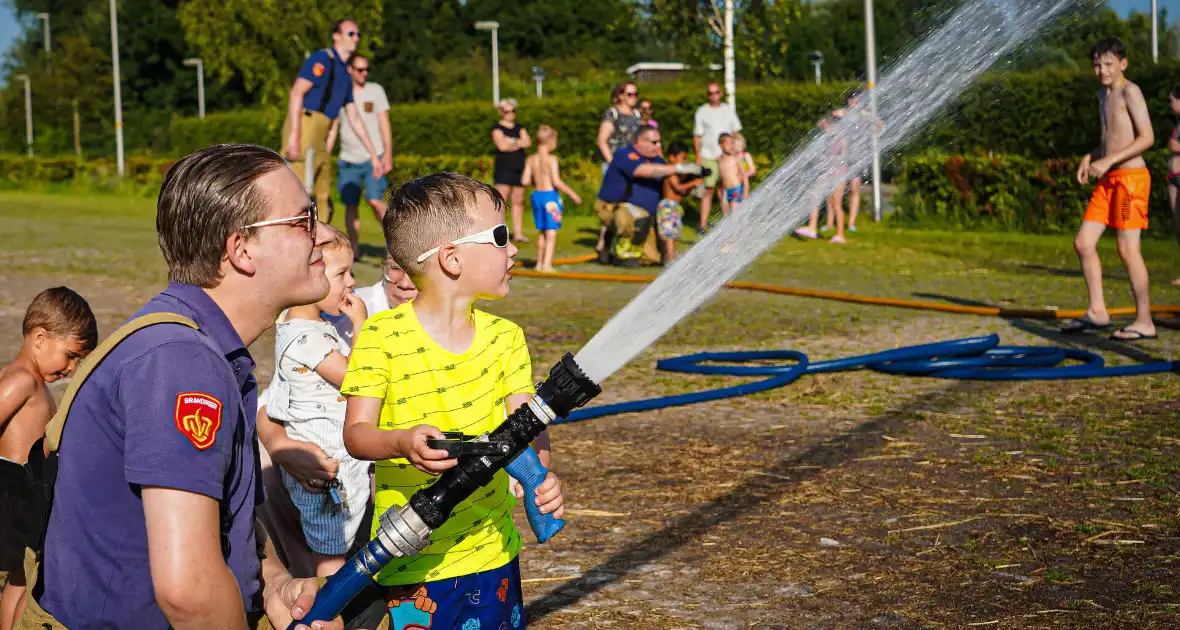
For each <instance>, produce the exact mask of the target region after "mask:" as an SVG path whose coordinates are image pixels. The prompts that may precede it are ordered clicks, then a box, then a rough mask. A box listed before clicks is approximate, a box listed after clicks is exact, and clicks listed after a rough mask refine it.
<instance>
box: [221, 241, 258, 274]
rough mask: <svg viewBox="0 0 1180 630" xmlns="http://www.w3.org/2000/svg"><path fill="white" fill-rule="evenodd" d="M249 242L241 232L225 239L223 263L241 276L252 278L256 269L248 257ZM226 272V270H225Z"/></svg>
mask: <svg viewBox="0 0 1180 630" xmlns="http://www.w3.org/2000/svg"><path fill="white" fill-rule="evenodd" d="M249 245H250V241H249V239H247V238H246V235H244V234H242V233H241V232H233V233H231V234H230V235H229V238H227V239H225V261H226V262H228V263H229V265H230V267H232V268H233V269H235V270H237V271H238V273H241V274H243V275H247V276H252V275H254V273H255V271H256V269H255V266H254V258H253V257H252V256H251V255H250V248H249ZM227 271H228V270H227Z"/></svg>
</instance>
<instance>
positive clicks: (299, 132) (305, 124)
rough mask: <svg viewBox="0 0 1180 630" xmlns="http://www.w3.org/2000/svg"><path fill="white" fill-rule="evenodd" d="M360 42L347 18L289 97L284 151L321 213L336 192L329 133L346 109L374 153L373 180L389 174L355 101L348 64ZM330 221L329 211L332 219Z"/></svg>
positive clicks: (305, 64) (367, 148) (350, 121)
mask: <svg viewBox="0 0 1180 630" xmlns="http://www.w3.org/2000/svg"><path fill="white" fill-rule="evenodd" d="M360 39H361V33H360V30H359V29H358V28H357V25H356V22H354V21H352V20H348V19H344V20H340V21H338V22H336V26H335V28H334V29H333V31H332V47H331V48H325V49H323V50H317V51H315V52H314V53H312V54H311V55H310V56H309V57H308V58H307V59H306V60H305V61H304V62H303V68H302V69H301V70H300V71H299V78H297V79H295V84H294V85H292V86H291V92H290V93H289V94H288V96H287V119H286V122H284V123H283V150H284V151H285V153H286V156H287V159H288V160H290V161H291V168H292V169H294V171H295V174H296V175H298V176H299V179H300V181H302V182H303V185H304V186H305V187H308V188H309V189H310V190H313V192H314V196H315V201H316V204H317V205H319V207H320V208H321V209H324V208H328V199H329V196H330V195H331V194H332V183H331V181H329V180H330V177H331V161H330V160H329V159H328V131H329V129H331V127H332V121H333V120H335V119H336V117H337V116H339V115H340V110H341V109H343V110H344V115H345V116H346V117H347V118H348V124H349V126H350V127H352V130H353V131H354V132H356V135H357V136H358V138H359V139H360V141H361V143H362V144H363V145H364V148H365V151H366V152H368V154H369V161H370V163H371V164H372V165H373V167H372V176H373V178H374V179H376V178H378V177H381V176H382V175H384V174H385V173H386V171H387V169H386V168H385V166H384V163H383V162H382V161H381V158H380V156H378V155H377V151H376V149H375V147H374V146H373V143H372V141H370V140H369V134H368V133H366V131H365V126H364V122H363V121H362V120H361V117H360V114H359V113H358V112H357V109H356V104H355V103H354V102H353V96H352V77H351V76H350V75H349V74H348V60H349V58H351V57H352V54H353V53H354V52H355V51H356V47H357V44H358V43H359V42H360ZM309 149H310V150H312V151H313V152H314V155H313V156H312V158H313V162H312V168H311V178H312V181H311V182H309V181H307V170H308V169H307V163H306V159H307V152H308V150H309ZM331 220H332V217H331V213H330V212H329V215H328V221H329V222H331Z"/></svg>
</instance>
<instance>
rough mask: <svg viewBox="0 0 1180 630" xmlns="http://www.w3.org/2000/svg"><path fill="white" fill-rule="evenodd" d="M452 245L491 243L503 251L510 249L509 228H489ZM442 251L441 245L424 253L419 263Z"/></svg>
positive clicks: (501, 226) (499, 226)
mask: <svg viewBox="0 0 1180 630" xmlns="http://www.w3.org/2000/svg"><path fill="white" fill-rule="evenodd" d="M450 243H451V244H452V245H461V244H463V243H491V244H492V245H495V246H496V247H498V248H501V249H503V248H505V247H508V226H507V225H504V224H503V223H501V224H500V225H497V226H495V227H491V228H488V229H486V230H484V231H482V232H476V233H475V234H472V235H470V236H464V237H462V238H457V239H455V240H453V241H450ZM440 249H442V245H439V246H438V247H435V248H434V249H432V250H430V251H428V252H425V253H423V254H422V255H421V256H419V257H418V262H422V261H424V260H426V259H427V258H430V257H431V256H433V255H435V254H437V253H438V250H440Z"/></svg>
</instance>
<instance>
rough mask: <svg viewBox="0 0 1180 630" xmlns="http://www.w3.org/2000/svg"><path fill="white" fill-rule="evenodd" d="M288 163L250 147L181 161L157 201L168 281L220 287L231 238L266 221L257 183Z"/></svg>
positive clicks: (214, 149)
mask: <svg viewBox="0 0 1180 630" xmlns="http://www.w3.org/2000/svg"><path fill="white" fill-rule="evenodd" d="M286 167H287V163H286V161H285V160H283V156H281V155H279V154H278V153H276V152H274V151H272V150H270V149H268V148H266V147H260V146H255V145H252V144H218V145H214V146H211V147H208V148H206V149H201V150H200V151H197V152H196V153H193V154H191V155H188V156H186V157H184V158H182V159H181V160H180V161H179V162H177V163H176V164H174V165H173V166H172V168H171V169H169V170H168V174H167V175H165V176H164V184H163V186H161V187H160V197H159V199H158V200H157V201H156V233H157V237H158V239H159V242H160V251H161V252H162V253H163V254H164V261H165V262H167V263H168V278H169V279H170V280H172V281H174V282H182V283H185V284H195V285H197V286H199V287H204V288H206V289H208V288H212V287H215V286H217V285H218V284H219V283H220V282H221V260H222V258H223V257H224V256H225V241H226V239H228V238H229V236H230V234H233V233H234V232H237V231H242V232H243V233H244V234H245V235H246V237H247V238H248V237H251V236H253V235H254V230H252V229H250V230H246V229H244V228H245V226H247V225H250V224H251V223H257V222H258V221H261V220H262V218H263V217H264V216H266V206H267V202H268V199H267V198H266V195H265V194H263V193H262V191H260V190H259V189H258V186H257V185H256V182H257V181H258V179H259V178H261V177H262V176H263V175H267V174H268V173H271V172H273V171H277V170H279V169H281V168H286Z"/></svg>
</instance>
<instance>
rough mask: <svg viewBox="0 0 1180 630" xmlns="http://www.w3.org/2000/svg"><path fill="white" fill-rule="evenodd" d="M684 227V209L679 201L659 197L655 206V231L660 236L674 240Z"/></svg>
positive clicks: (678, 236) (678, 237) (677, 238)
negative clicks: (658, 203)
mask: <svg viewBox="0 0 1180 630" xmlns="http://www.w3.org/2000/svg"><path fill="white" fill-rule="evenodd" d="M683 229H684V210H683V209H682V208H681V207H680V202H679V201H674V200H672V199H661V200H660V205H658V206H656V231H657V232H658V233H659V235H660V238H662V239H667V240H670V241H675V240H679V239H680V232H681V231H682V230H683Z"/></svg>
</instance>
